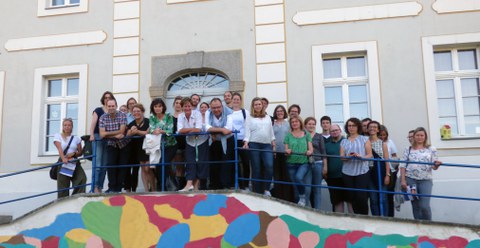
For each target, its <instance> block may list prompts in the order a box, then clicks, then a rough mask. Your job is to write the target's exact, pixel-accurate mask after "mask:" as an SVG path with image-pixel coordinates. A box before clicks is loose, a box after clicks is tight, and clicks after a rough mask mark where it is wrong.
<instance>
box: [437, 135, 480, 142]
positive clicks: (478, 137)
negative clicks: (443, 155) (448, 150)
mask: <svg viewBox="0 0 480 248" xmlns="http://www.w3.org/2000/svg"><path fill="white" fill-rule="evenodd" d="M476 139H480V136H465V137H452V138H450V139H441V140H442V141H456V140H476Z"/></svg>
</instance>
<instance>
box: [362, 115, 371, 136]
mask: <svg viewBox="0 0 480 248" xmlns="http://www.w3.org/2000/svg"><path fill="white" fill-rule="evenodd" d="M371 121H372V119H370V118H365V119H363V120H362V135H363V136H370V134H369V133H368V128H367V127H368V123H370V122H371Z"/></svg>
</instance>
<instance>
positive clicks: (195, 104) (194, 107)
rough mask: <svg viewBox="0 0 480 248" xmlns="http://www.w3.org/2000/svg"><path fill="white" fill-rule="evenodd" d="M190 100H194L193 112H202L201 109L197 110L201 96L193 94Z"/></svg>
mask: <svg viewBox="0 0 480 248" xmlns="http://www.w3.org/2000/svg"><path fill="white" fill-rule="evenodd" d="M190 99H192V110H198V111H200V109H197V106H198V104H200V96H199V95H198V94H192V96H190Z"/></svg>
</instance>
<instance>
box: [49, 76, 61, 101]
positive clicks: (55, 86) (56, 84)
mask: <svg viewBox="0 0 480 248" xmlns="http://www.w3.org/2000/svg"><path fill="white" fill-rule="evenodd" d="M54 96H62V80H61V79H55V80H48V97H54Z"/></svg>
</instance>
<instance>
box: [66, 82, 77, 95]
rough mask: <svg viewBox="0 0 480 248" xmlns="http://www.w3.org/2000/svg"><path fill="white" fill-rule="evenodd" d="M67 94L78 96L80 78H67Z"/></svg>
mask: <svg viewBox="0 0 480 248" xmlns="http://www.w3.org/2000/svg"><path fill="white" fill-rule="evenodd" d="M67 96H78V78H69V79H67Z"/></svg>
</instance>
